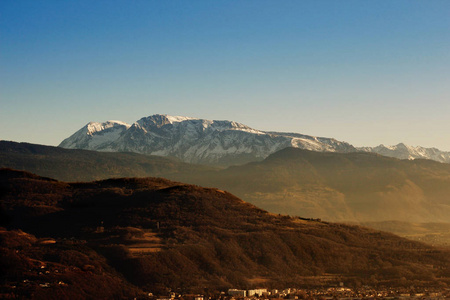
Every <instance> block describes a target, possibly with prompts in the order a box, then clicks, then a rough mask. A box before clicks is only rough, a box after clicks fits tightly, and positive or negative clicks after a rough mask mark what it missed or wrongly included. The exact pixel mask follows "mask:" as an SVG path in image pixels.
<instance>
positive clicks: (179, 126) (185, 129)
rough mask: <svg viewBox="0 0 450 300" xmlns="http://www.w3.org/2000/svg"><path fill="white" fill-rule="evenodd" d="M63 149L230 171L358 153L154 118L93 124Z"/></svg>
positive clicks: (229, 124) (327, 142) (317, 142)
mask: <svg viewBox="0 0 450 300" xmlns="http://www.w3.org/2000/svg"><path fill="white" fill-rule="evenodd" d="M59 147H63V148H69V149H88V150H97V151H120V152H123V151H128V152H137V153H142V154H152V155H160V156H172V157H177V158H179V159H181V160H183V161H185V162H190V163H201V164H214V165H225V166H226V165H235V164H241V163H246V162H250V161H256V160H262V159H264V158H265V157H267V156H268V155H270V154H272V153H274V152H276V151H278V150H281V149H284V148H287V147H296V148H301V149H308V150H314V151H329V152H354V151H356V149H355V148H354V147H353V146H352V145H350V144H348V143H345V142H340V141H337V140H335V139H332V138H318V137H314V136H308V135H303V134H298V133H280V132H265V131H260V130H256V129H253V128H250V127H248V126H246V125H244V124H241V123H237V122H233V121H213V120H205V119H196V118H189V117H179V116H168V115H152V116H149V117H145V118H142V119H140V120H138V121H137V122H135V123H134V124H132V125H129V124H126V123H124V122H120V121H108V122H105V123H95V122H90V123H88V124H87V125H86V126H84V127H83V128H81V129H80V130H78V131H77V132H75V133H74V134H73V135H72V136H70V137H69V138H67V139H65V140H64V141H63V142H62V143H61V144H60V145H59Z"/></svg>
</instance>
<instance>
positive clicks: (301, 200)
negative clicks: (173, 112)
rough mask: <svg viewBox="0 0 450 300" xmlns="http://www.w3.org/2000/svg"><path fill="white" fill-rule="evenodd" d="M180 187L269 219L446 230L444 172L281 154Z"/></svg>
mask: <svg viewBox="0 0 450 300" xmlns="http://www.w3.org/2000/svg"><path fill="white" fill-rule="evenodd" d="M180 180H183V181H186V182H190V183H195V184H200V185H203V186H214V187H218V188H221V189H225V190H227V191H230V192H232V193H234V194H236V195H238V196H239V197H241V198H242V199H244V200H245V201H248V202H251V203H253V204H255V205H257V206H259V207H261V208H264V209H266V210H268V211H271V212H276V213H283V214H291V215H300V216H304V217H312V218H322V219H326V220H330V221H361V222H364V221H385V220H400V221H408V222H449V220H450V219H449V216H450V198H449V197H448V195H450V165H449V164H443V163H438V162H435V161H430V160H412V161H410V160H398V159H394V158H388V157H384V156H380V155H377V154H373V153H362V152H360V153H320V152H313V151H307V150H302V149H295V148H286V149H284V150H281V151H279V152H277V153H274V154H272V155H270V156H269V157H268V158H267V159H265V160H264V161H262V162H255V163H249V164H246V165H242V166H236V167H230V168H228V169H225V170H220V171H214V172H207V173H206V174H205V173H201V174H200V175H199V176H197V177H192V176H190V177H185V178H180Z"/></svg>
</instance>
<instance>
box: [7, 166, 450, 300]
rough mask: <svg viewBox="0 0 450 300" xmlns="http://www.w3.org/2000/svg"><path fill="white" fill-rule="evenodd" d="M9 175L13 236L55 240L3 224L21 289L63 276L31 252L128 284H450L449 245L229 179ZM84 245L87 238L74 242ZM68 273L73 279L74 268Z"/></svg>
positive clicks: (151, 287) (12, 278) (155, 288)
mask: <svg viewBox="0 0 450 300" xmlns="http://www.w3.org/2000/svg"><path fill="white" fill-rule="evenodd" d="M0 180H1V181H0V182H1V183H0V188H1V191H2V194H3V196H2V198H1V207H2V212H1V213H2V215H3V218H2V220H3V222H4V224H3V226H5V230H6V232H9V233H10V235H9V236H14V235H15V236H17V231H16V230H22V231H24V232H27V233H28V234H32V235H34V236H36V238H37V239H42V238H50V239H53V240H54V243H48V244H45V246H42V245H40V246H39V247H38V246H37V244H36V242H33V238H31V240H30V242H28V244H27V246H26V247H28V248H30V247H31V248H32V247H38V248H39V251H37V252H36V251H28V252H26V251H25V252H15V250H18V249H19V248H20V247H22V246H20V245H18V244H14V243H8V242H7V241H8V234H5V235H3V236H4V237H3V240H6V242H3V243H2V244H1V247H2V248H1V251H2V252H3V253H6V255H7V257H14V259H15V260H16V261H17V262H18V263H17V264H8V263H7V262H5V261H2V264H3V265H2V266H1V267H2V268H3V269H7V270H8V272H7V273H6V274H5V275H3V276H4V278H3V281H2V282H9V284H10V285H13V284H17V285H18V286H19V287H20V289H17V290H15V291H11V293H18V291H23V290H22V285H21V284H19V282H23V280H24V279H27V280H31V281H32V283H30V284H36V285H37V284H39V283H40V282H41V281H52V280H53V281H52V282H51V284H54V283H55V282H54V281H55V280H56V279H55V277H49V276H50V275H48V274H45V273H43V274H42V275H40V274H39V273H37V272H36V273H32V274H31V275H33V276H31V275H30V274H25V275H24V273H22V271H23V270H24V269H23V270H22V269H20V268H21V267H20V266H21V265H23V264H25V263H26V262H27V261H30V260H34V261H36V260H37V261H40V262H42V263H44V264H47V265H52V266H53V265H58V264H65V265H70V266H74V268H78V269H79V270H80V272H88V271H89V270H91V272H93V273H95V272H100V273H101V272H105V271H104V270H110V271H108V272H110V273H111V274H113V272H119V273H120V276H123V278H125V279H126V282H124V284H127V286H131V287H132V286H137V287H139V288H140V289H141V290H144V291H146V292H147V291H152V292H164V291H167V290H168V289H172V290H174V289H178V290H180V291H181V290H182V291H184V292H187V291H198V290H201V289H204V288H208V289H219V290H220V289H226V288H230V287H242V288H249V287H256V286H258V287H280V286H281V287H283V286H292V285H295V286H299V285H303V286H310V287H312V286H314V285H318V284H319V285H321V284H324V283H327V284H330V283H334V284H336V283H337V282H340V281H342V282H345V284H346V285H348V286H357V285H361V284H365V283H366V284H369V283H370V284H372V285H373V284H377V285H386V286H402V285H407V286H410V285H411V284H414V285H415V286H421V285H422V286H443V285H446V284H450V255H449V253H448V252H445V251H443V250H438V249H435V248H433V247H431V246H427V245H424V244H421V243H417V242H412V241H409V240H406V239H402V238H399V237H397V236H395V235H392V234H388V233H383V232H378V231H375V230H371V229H367V228H362V227H357V226H348V225H342V224H333V223H327V222H322V221H320V220H305V219H301V218H297V217H296V218H293V217H289V216H282V215H275V214H270V213H268V212H266V211H264V210H261V209H259V208H257V207H255V206H253V205H251V204H248V203H246V202H244V201H242V200H241V199H239V198H237V197H235V196H233V195H232V194H229V193H227V192H224V191H221V190H218V189H207V188H201V187H198V186H193V185H187V184H183V183H177V182H172V181H168V180H165V179H159V178H142V179H136V178H122V179H110V180H104V181H95V182H88V183H65V182H59V181H55V180H51V179H48V178H41V177H38V176H35V175H32V174H29V173H26V172H18V171H13V170H7V169H3V170H1V171H0ZM69 241H70V244H69ZM77 245H78V246H80V245H82V247H84V248H83V249H84V250H83V249H81V250H80V248H77V249H73V247H75V246H76V247H78V246H77ZM18 247H19V248H18ZM26 247H25V248H26ZM80 247H81V246H80ZM28 248H26V249H28ZM59 248H64V249H67V250H71V251H72V250H73V251H75V252H71V253H78V252H80V251H82V252H83V253H84V254H83V255H84V256H83V257H85V256H87V257H88V258H89V259H88V258H84V260H83V259H81V260H80V258H79V257H78V255H75V254H74V255H75V256H73V257H72V256H68V257H67V256H65V257H61V256H60V255H55V254H52V255H50V254H51V253H56V252H57V251H56V249H59ZM77 251H78V252H77ZM15 253H19V254H15ZM89 253H91V254H89ZM77 257H78V258H77ZM72 259H73V261H72ZM92 259H93V260H95V261H101V262H102V263H108V265H98V264H93V263H90V262H89V260H92ZM88 265H91V266H92V267H89V266H88ZM108 266H109V267H111V269H108ZM83 268H84V269H83ZM92 268H93V269H92ZM30 270H31V269H30ZM114 270H115V271H114ZM51 274H53V273H51ZM64 274H66V276H68V278H67V279H66V281H70V276H72V275H71V274H70V273H64ZM95 274H96V273H95ZM114 274H116V273H114ZM330 274H333V275H332V276H331V275H330ZM47 275H48V276H47ZM5 276H6V277H5ZM24 276H27V278H25V277H24ZM42 276H43V277H42ZM46 276H47V277H46ZM114 276H119V275H114ZM30 278H31V279H30ZM71 282H72V284H76V280H74V281H71ZM3 288H7V287H3ZM23 288H24V289H25V287H23ZM58 289H64V287H61V286H58ZM49 291H50V290H49ZM133 291H134V290H133V289H132V288H129V292H130V293H132V292H133ZM49 293H50V292H49ZM49 295H50V294H49Z"/></svg>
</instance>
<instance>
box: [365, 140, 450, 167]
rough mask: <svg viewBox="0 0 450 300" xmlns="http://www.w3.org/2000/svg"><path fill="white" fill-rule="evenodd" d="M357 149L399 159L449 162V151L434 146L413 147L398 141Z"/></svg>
mask: <svg viewBox="0 0 450 300" xmlns="http://www.w3.org/2000/svg"><path fill="white" fill-rule="evenodd" d="M357 149H358V150H359V151H365V152H374V153H378V154H380V155H384V156H390V157H395V158H399V159H418V158H423V159H432V160H436V161H439V162H443V163H450V152H444V151H440V150H439V149H436V148H424V147H420V146H418V147H413V146H408V145H405V144H403V143H400V144H398V145H395V146H385V145H379V146H376V147H360V148H357Z"/></svg>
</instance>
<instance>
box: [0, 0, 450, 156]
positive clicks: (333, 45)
mask: <svg viewBox="0 0 450 300" xmlns="http://www.w3.org/2000/svg"><path fill="white" fill-rule="evenodd" d="M0 104H1V107H0V128H1V129H0V139H4V140H13V141H19V142H32V143H39V144H47V145H57V144H59V143H60V142H61V141H62V140H63V139H64V138H66V137H68V136H69V135H71V134H72V133H73V132H75V131H76V130H78V129H79V128H81V127H82V126H84V125H85V124H86V123H88V122H89V121H100V122H102V121H106V120H121V121H125V122H128V123H132V122H134V121H136V120H138V119H140V118H141V117H144V116H148V115H152V114H155V113H162V114H171V115H185V116H191V117H199V118H206V119H221V120H223V119H227V120H235V121H238V122H241V123H244V124H246V125H249V126H251V127H254V128H257V129H261V130H274V131H290V132H300V133H304V134H311V135H316V136H325V137H334V138H336V139H339V140H343V141H347V142H349V143H352V144H354V145H356V146H363V145H367V146H374V145H378V144H380V143H383V144H387V145H391V144H397V143H399V142H404V143H406V144H410V145H413V146H416V145H422V146H426V147H433V146H434V147H437V148H440V149H441V150H447V151H450V1H448V0H442V1H437V0H430V1H422V0H421V1H414V0H408V1H402V0H396V1H387V0H386V1H373V0H367V1H365V0H356V1H345V0H342V1H338V0H330V1H321V0H314V1H306V0H304V1H297V0H295V1H288V0H281V1H275V0H274V1H264V0H255V1H250V0H249V1H246V0H244V1H237V0H230V1H217V0H214V1H210V0H208V1H199V0H195V1H185V0H182V1H150V0H145V1H132V0H126V1H125V0H123V1H112V0H108V1H100V0H95V1H92V0H88V1H83V0H77V1H59V0H58V1H51V0H42V1H39V0H32V1H21V0H2V1H0Z"/></svg>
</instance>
